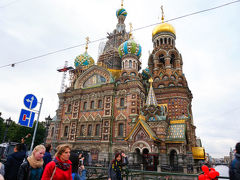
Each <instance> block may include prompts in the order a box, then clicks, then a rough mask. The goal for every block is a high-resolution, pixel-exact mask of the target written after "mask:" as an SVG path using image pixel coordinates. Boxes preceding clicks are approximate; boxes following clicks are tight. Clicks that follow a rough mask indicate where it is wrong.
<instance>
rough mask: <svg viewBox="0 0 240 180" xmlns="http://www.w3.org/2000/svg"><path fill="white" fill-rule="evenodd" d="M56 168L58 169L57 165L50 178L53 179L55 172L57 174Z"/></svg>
mask: <svg viewBox="0 0 240 180" xmlns="http://www.w3.org/2000/svg"><path fill="white" fill-rule="evenodd" d="M56 169H57V167H56V165H55V168H54V170H53V173H52V176H51V178H50V180H52V179H53V176H54V174H55V172H56Z"/></svg>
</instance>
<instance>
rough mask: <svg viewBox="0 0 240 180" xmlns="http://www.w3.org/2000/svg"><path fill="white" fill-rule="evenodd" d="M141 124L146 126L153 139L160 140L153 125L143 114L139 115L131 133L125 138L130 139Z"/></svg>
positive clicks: (145, 128)
mask: <svg viewBox="0 0 240 180" xmlns="http://www.w3.org/2000/svg"><path fill="white" fill-rule="evenodd" d="M139 126H142V127H143V128H144V130H145V131H146V132H147V133H148V135H149V136H150V138H151V139H153V140H154V141H160V139H159V138H158V137H157V135H156V134H155V132H154V131H153V130H152V129H151V127H150V126H149V125H148V123H147V122H146V121H145V117H144V116H143V115H139V116H138V121H137V122H136V124H135V125H134V127H133V129H132V130H131V132H130V133H129V135H128V136H127V137H126V138H125V140H128V139H129V138H130V137H131V136H132V135H133V133H134V132H135V131H136V129H137V127H139Z"/></svg>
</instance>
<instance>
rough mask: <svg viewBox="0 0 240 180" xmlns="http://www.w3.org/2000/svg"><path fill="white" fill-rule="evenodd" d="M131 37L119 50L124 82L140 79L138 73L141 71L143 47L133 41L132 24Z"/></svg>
mask: <svg viewBox="0 0 240 180" xmlns="http://www.w3.org/2000/svg"><path fill="white" fill-rule="evenodd" d="M129 36H130V38H129V39H128V40H127V41H125V42H124V43H122V44H121V45H120V46H119V48H118V52H119V56H120V58H121V60H122V72H121V79H122V81H124V82H126V81H129V80H134V79H139V77H138V71H139V70H140V69H141V62H140V60H139V59H140V57H141V52H142V47H141V46H140V45H139V44H137V43H136V42H135V41H134V40H133V36H132V24H131V23H130V32H129Z"/></svg>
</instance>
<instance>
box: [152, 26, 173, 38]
mask: <svg viewBox="0 0 240 180" xmlns="http://www.w3.org/2000/svg"><path fill="white" fill-rule="evenodd" d="M160 32H171V33H173V34H174V35H176V32H175V29H174V27H173V26H172V25H171V24H168V23H162V24H158V25H157V26H156V27H155V28H154V29H153V31H152V36H154V35H155V34H157V33H160Z"/></svg>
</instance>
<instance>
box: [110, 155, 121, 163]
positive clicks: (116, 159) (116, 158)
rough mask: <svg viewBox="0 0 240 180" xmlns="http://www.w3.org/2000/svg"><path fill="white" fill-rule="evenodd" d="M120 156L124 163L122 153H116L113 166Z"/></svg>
mask: <svg viewBox="0 0 240 180" xmlns="http://www.w3.org/2000/svg"><path fill="white" fill-rule="evenodd" d="M119 155H120V156H121V160H120V162H121V163H122V160H123V159H122V154H121V153H116V154H115V158H114V159H113V160H112V164H113V163H114V162H115V161H116V160H117V157H118V156H119Z"/></svg>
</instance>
